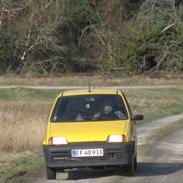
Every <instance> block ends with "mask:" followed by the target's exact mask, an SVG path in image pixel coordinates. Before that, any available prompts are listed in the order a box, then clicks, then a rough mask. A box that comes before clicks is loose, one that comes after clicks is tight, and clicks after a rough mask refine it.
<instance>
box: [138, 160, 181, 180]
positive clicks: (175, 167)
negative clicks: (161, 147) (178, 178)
mask: <svg viewBox="0 0 183 183" xmlns="http://www.w3.org/2000/svg"><path fill="white" fill-rule="evenodd" d="M179 170H183V163H150V162H141V163H138V171H137V173H136V176H145V177H146V176H158V175H168V174H171V173H174V172H177V171H179Z"/></svg>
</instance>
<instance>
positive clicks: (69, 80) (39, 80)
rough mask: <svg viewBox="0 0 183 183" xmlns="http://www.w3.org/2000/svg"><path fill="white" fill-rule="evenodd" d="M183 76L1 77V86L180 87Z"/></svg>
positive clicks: (89, 75)
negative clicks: (89, 82)
mask: <svg viewBox="0 0 183 183" xmlns="http://www.w3.org/2000/svg"><path fill="white" fill-rule="evenodd" d="M182 78H183V75H180V76H172V75H169V76H168V75H166V77H157V78H156V77H155V78H151V77H148V76H133V77H125V76H122V77H121V76H117V77H116V76H115V75H114V74H113V75H112V74H103V75H96V74H93V73H88V74H86V73H85V74H64V75H62V76H58V77H55V76H50V75H49V76H47V77H35V78H33V77H32V76H30V77H29V76H25V77H22V76H21V77H17V76H11V75H10V76H4V77H3V76H1V77H0V85H36V86H37V85H47V86H62V85H66V86H70V85H74V86H78V85H79V86H82V85H88V80H89V79H90V80H91V81H92V85H93V86H106V85H113V86H114V85H115V86H116V85H125V86H126V85H176V84H177V85H178V84H183V79H182Z"/></svg>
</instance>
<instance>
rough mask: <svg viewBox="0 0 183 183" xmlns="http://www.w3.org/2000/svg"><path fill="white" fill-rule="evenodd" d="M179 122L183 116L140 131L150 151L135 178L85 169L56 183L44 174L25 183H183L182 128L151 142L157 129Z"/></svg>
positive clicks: (112, 171)
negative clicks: (47, 178)
mask: <svg viewBox="0 0 183 183" xmlns="http://www.w3.org/2000/svg"><path fill="white" fill-rule="evenodd" d="M179 120H183V114H181V115H174V116H171V117H167V118H163V119H160V120H156V121H152V122H149V123H148V124H143V125H141V126H140V127H138V136H139V144H141V145H142V144H143V145H144V144H145V145H146V146H145V147H148V148H147V149H148V151H141V152H140V153H139V155H138V161H139V163H138V171H137V173H136V175H135V176H134V177H126V176H125V174H124V173H123V172H122V171H121V170H118V169H105V170H90V169H82V170H72V171H68V172H64V173H60V174H58V176H57V180H53V181H48V180H46V178H45V173H44V172H42V173H40V175H39V176H38V178H31V179H29V180H27V181H26V182H25V183H62V182H64V183H73V182H74V183H122V182H125V183H157V182H158V183H183V142H182V139H183V133H182V132H183V124H182V125H181V128H179V129H176V130H174V131H172V132H171V133H167V134H165V135H164V136H163V137H161V139H158V140H157V141H155V140H154V141H153V139H152V140H151V143H149V142H148V141H149V139H150V134H151V133H152V131H153V130H156V129H157V126H158V128H162V129H163V128H165V127H166V126H167V125H170V124H172V123H174V122H177V121H179ZM147 139H148V140H147Z"/></svg>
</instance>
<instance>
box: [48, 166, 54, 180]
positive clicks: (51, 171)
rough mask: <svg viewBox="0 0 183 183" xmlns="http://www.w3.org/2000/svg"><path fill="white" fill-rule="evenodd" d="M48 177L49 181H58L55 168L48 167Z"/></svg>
mask: <svg viewBox="0 0 183 183" xmlns="http://www.w3.org/2000/svg"><path fill="white" fill-rule="evenodd" d="M46 176H47V179H49V180H54V179H56V170H55V169H53V168H49V167H46Z"/></svg>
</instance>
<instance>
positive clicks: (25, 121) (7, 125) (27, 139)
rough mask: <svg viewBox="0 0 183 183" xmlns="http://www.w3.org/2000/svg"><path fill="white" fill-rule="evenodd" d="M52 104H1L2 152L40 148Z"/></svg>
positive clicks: (0, 129) (0, 131) (0, 147)
mask: <svg viewBox="0 0 183 183" xmlns="http://www.w3.org/2000/svg"><path fill="white" fill-rule="evenodd" d="M49 107H50V103H46V102H44V103H38V102H34V103H31V102H29V103H27V102H4V103H2V102H1V104H0V116H1V121H0V126H1V128H0V140H1V144H0V152H3V151H13V152H18V151H24V150H28V149H31V148H34V147H39V146H40V145H41V143H42V139H43V134H44V132H45V129H46V118H47V115H48V112H49Z"/></svg>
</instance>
